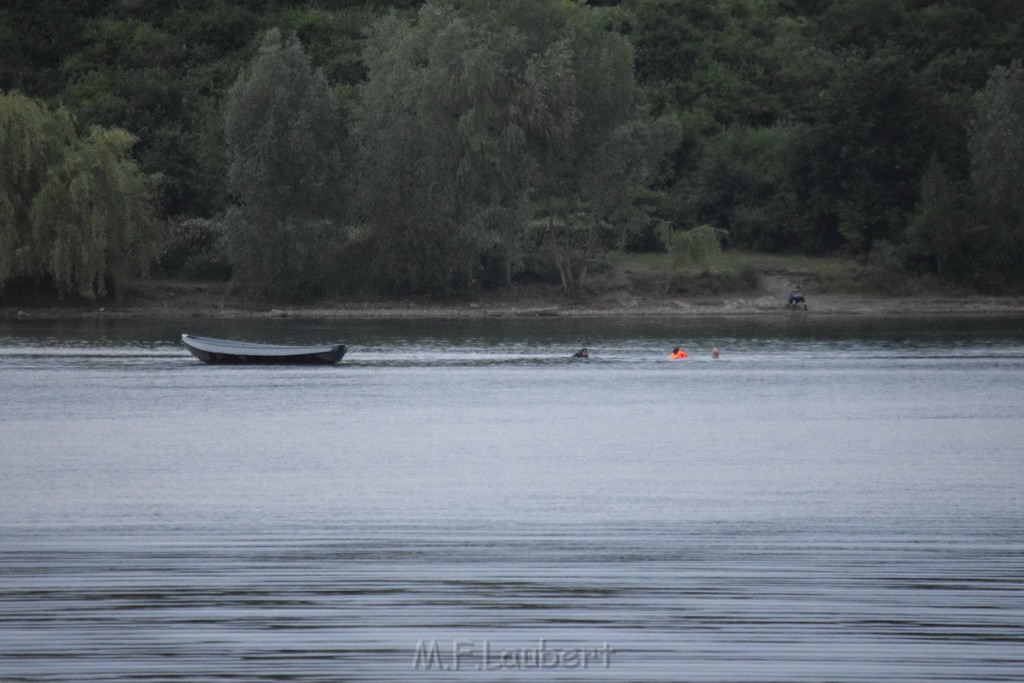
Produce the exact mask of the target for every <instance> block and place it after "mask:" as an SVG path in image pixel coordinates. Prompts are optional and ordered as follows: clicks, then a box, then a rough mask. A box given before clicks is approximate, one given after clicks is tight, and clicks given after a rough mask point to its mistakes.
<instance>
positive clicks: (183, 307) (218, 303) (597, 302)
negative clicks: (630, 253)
mask: <svg viewBox="0 0 1024 683" xmlns="http://www.w3.org/2000/svg"><path fill="white" fill-rule="evenodd" d="M785 297H786V292H785V291H779V292H772V291H762V292H759V293H753V294H748V295H724V296H702V297H679V296H671V295H668V296H663V295H654V294H639V293H633V292H608V293H594V294H589V295H586V296H579V297H573V298H568V297H565V296H563V295H561V294H560V293H558V292H557V291H553V290H548V289H541V288H521V289H519V288H517V289H514V290H513V291H511V292H507V291H506V292H500V293H488V294H485V295H481V296H480V297H478V298H473V299H467V300H464V301H430V300H399V301H381V300H358V299H349V300H336V301H321V302H317V303H313V304H306V305H284V304H268V303H258V302H254V301H251V300H247V299H245V298H242V297H238V296H235V295H232V294H230V293H229V292H228V290H227V288H226V287H224V286H223V285H220V284H190V283H180V282H145V283H136V284H133V285H132V286H130V287H127V288H126V289H125V292H124V293H123V295H122V297H121V299H120V300H110V301H103V302H94V303H78V304H74V305H69V304H64V305H52V302H38V301H36V302H25V301H20V302H19V301H9V302H0V319H7V320H11V319H31V318H36V319H67V318H188V317H195V318H265V317H294V318H324V319H330V318H382V319H386V318H453V319H455V318H483V317H509V318H515V317H543V316H550V317H556V316H561V317H579V318H583V317H679V318H686V317H716V316H723V317H725V316H765V317H768V316H794V315H804V316H810V317H820V316H867V317H886V316H950V317H963V316H1006V317H1018V316H1019V317H1024V297H1012V296H1007V297H990V296H968V297H952V296H933V295H919V296H909V297H857V296H847V295H837V294H813V293H808V310H807V311H806V312H805V311H803V310H800V311H792V310H789V309H787V307H786V299H785Z"/></svg>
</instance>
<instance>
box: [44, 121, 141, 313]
mask: <svg viewBox="0 0 1024 683" xmlns="http://www.w3.org/2000/svg"><path fill="white" fill-rule="evenodd" d="M134 144H135V138H134V137H132V136H131V135H130V134H129V133H127V132H125V131H123V130H118V129H114V130H104V129H101V128H93V129H92V130H91V131H90V132H89V134H88V136H87V137H86V138H85V139H83V140H80V141H78V142H76V143H75V144H74V145H73V146H72V147H71V148H70V149H69V150H68V151H67V153H66V154H65V155H64V158H63V159H62V160H61V161H60V163H59V164H57V165H56V167H54V168H52V169H51V170H50V172H49V173H48V174H47V179H46V182H45V183H44V184H43V187H42V189H41V190H40V191H39V194H38V195H36V198H35V201H33V202H32V212H31V220H32V238H33V242H34V243H35V244H36V245H37V248H38V249H39V255H40V257H41V259H42V265H43V268H44V271H45V272H46V273H47V274H48V275H49V276H50V277H51V278H53V281H54V282H55V283H56V284H57V286H58V287H59V288H60V289H61V290H64V291H71V292H77V293H78V294H80V295H81V296H84V297H88V298H92V297H94V296H97V295H99V296H103V295H105V294H106V293H107V283H108V282H110V283H116V282H117V281H118V280H121V279H123V278H126V277H130V276H132V275H137V274H141V273H144V272H145V270H146V268H147V267H148V266H149V264H150V262H151V260H152V258H153V243H154V239H153V221H152V219H151V200H150V197H151V193H150V187H149V179H148V178H147V177H145V176H144V175H143V174H142V173H140V172H139V169H138V167H137V166H136V165H135V162H134V161H132V160H131V158H130V156H129V153H130V151H131V148H132V145H134Z"/></svg>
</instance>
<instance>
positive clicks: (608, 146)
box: [531, 10, 681, 292]
mask: <svg viewBox="0 0 1024 683" xmlns="http://www.w3.org/2000/svg"><path fill="white" fill-rule="evenodd" d="M565 34H566V45H567V47H568V49H569V53H570V54H571V55H572V61H571V70H572V73H573V74H574V76H575V79H574V80H575V108H576V110H577V111H578V118H577V120H576V122H575V123H574V125H573V126H572V128H571V131H570V134H569V135H568V136H566V137H564V138H560V139H556V140H553V141H551V142H550V143H549V144H547V145H546V146H545V148H544V149H543V150H541V153H540V154H539V159H540V163H539V164H538V173H537V174H536V180H535V183H534V186H533V190H532V193H531V196H532V198H533V199H534V201H535V202H536V206H537V208H538V210H539V212H540V213H541V214H542V215H543V216H545V217H546V218H545V220H541V221H538V222H536V223H534V226H535V230H538V229H539V230H540V235H539V243H540V245H541V247H542V253H544V254H547V255H548V257H549V258H550V259H551V260H552V261H553V262H554V265H555V267H556V269H557V270H558V272H559V275H560V277H561V281H562V287H563V289H564V290H565V291H566V292H571V291H573V290H576V289H579V288H582V287H583V286H584V285H585V284H586V278H587V274H588V272H589V269H590V267H591V266H592V265H593V264H594V262H595V261H596V260H597V259H598V258H599V257H600V256H601V255H603V254H604V253H606V252H607V250H608V249H609V248H611V247H615V246H619V245H620V244H621V241H622V239H623V238H624V235H625V233H626V231H627V230H629V229H630V228H635V226H636V225H637V224H638V223H640V222H642V221H644V220H646V218H647V216H646V212H645V211H644V209H643V208H642V207H641V206H640V205H639V204H638V203H637V199H638V197H639V196H640V195H641V192H642V190H643V189H644V188H645V187H647V186H649V185H651V184H652V183H654V182H655V181H656V180H658V179H660V178H662V177H663V176H664V175H666V174H667V173H668V172H669V170H670V169H669V165H668V161H669V154H670V153H671V152H672V150H673V149H674V148H675V147H676V146H677V145H678V144H679V139H680V134H681V132H680V126H679V125H678V124H677V123H676V122H675V121H674V120H671V119H668V118H663V119H658V120H656V121H647V120H643V119H642V118H641V117H640V111H639V108H638V105H639V93H638V91H637V87H636V81H635V79H634V74H633V51H632V48H631V46H630V44H629V42H628V41H627V40H625V39H624V38H623V37H622V36H621V35H618V34H615V33H611V32H609V31H607V30H606V29H605V24H604V21H603V17H602V14H601V13H600V12H598V11H594V10H590V11H586V10H577V11H574V12H572V13H571V14H570V15H569V16H568V17H567V22H566V28H565Z"/></svg>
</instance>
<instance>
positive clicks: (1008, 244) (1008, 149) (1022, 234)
mask: <svg viewBox="0 0 1024 683" xmlns="http://www.w3.org/2000/svg"><path fill="white" fill-rule="evenodd" d="M974 102H975V108H976V119H975V121H974V124H973V126H972V127H971V137H970V149H971V162H972V165H971V182H972V185H973V189H974V195H975V197H976V198H977V200H978V204H979V206H980V207H981V209H982V212H983V214H982V215H983V220H984V222H985V225H986V227H987V228H988V231H989V233H990V235H991V237H992V239H993V242H994V246H995V250H994V252H993V254H992V264H991V265H992V266H993V267H994V268H996V269H997V270H998V271H1001V272H1002V274H1003V275H1004V276H1006V277H1010V278H1012V279H1015V280H1019V279H1021V278H1022V277H1024V187H1022V186H1021V182H1020V179H1021V177H1024V65H1022V63H1021V62H1020V61H1015V62H1013V63H1012V64H1010V66H1008V67H1005V66H999V67H996V68H995V69H993V70H992V75H991V77H990V78H989V80H988V83H987V84H986V85H985V87H984V88H982V89H981V90H980V91H979V92H978V94H977V95H975V98H974Z"/></svg>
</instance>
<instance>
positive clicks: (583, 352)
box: [572, 346, 590, 358]
mask: <svg viewBox="0 0 1024 683" xmlns="http://www.w3.org/2000/svg"><path fill="white" fill-rule="evenodd" d="M572 357H573V358H590V352H589V351H587V347H586V346H584V347H583V348H582V349H580V350H579V351H577V352H576V353H574V354H572Z"/></svg>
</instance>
